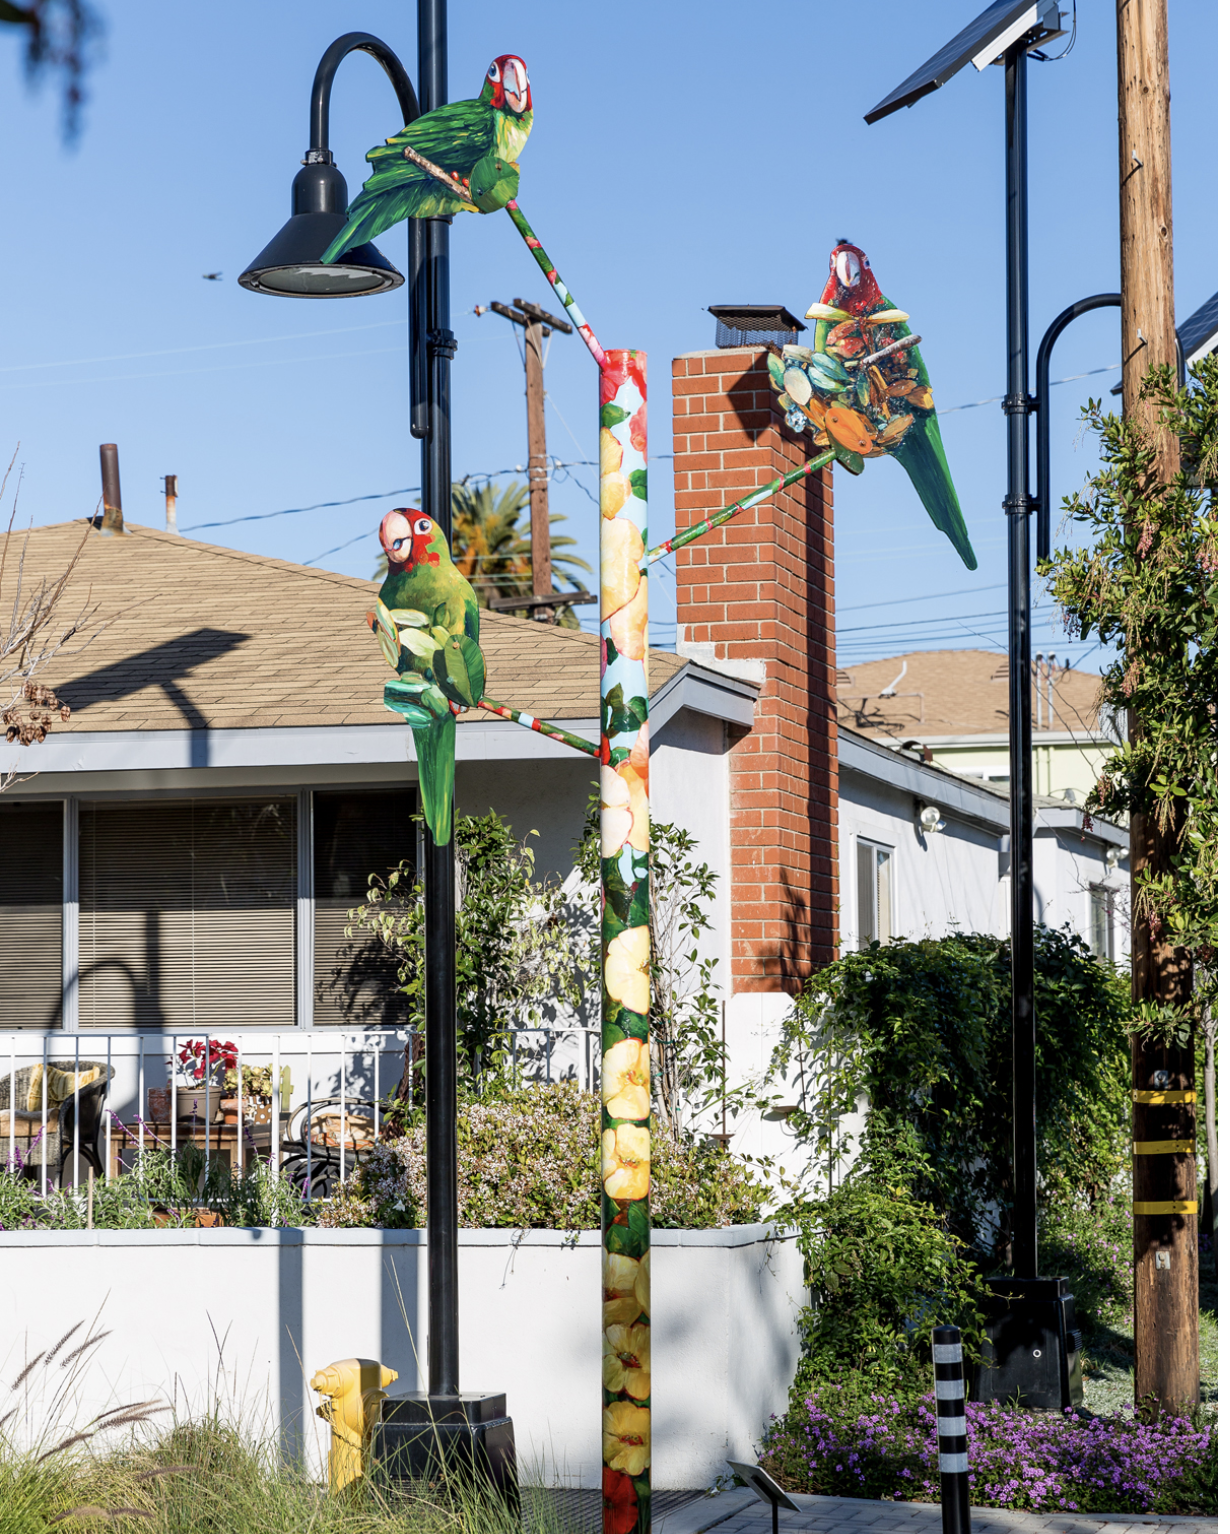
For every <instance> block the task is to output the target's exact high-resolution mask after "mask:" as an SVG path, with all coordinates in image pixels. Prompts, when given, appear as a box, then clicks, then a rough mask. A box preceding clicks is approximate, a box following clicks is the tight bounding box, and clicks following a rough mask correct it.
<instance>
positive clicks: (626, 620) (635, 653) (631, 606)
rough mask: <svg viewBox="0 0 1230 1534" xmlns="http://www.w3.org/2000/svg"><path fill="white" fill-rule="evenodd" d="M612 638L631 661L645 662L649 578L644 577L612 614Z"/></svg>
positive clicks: (647, 639) (617, 647)
mask: <svg viewBox="0 0 1230 1534" xmlns="http://www.w3.org/2000/svg"><path fill="white" fill-rule="evenodd" d="M611 638H612V639H613V640H614V641H615V648H616V649H617V650H618V651H619V653H620V654H621V655H626V656H627V658H628V659H629V660H644V659H645V655H646V653H647V651H648V649H649V577H648V576H647V575H642V576H641V578H640V584H639V585H638V586H637V588H636V590H635V591H634V592H633V594H632V596H631V597H630V598H629V599H628V601H627V602H625V603H624V605H623V606H622V607H621V608H620V609H619V611H618V612H616V613H612V614H611Z"/></svg>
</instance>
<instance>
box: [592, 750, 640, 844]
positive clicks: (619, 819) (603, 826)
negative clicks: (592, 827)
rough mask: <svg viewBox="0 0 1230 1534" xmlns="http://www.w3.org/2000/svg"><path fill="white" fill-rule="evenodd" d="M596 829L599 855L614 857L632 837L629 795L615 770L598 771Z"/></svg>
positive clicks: (603, 768) (604, 766) (628, 790)
mask: <svg viewBox="0 0 1230 1534" xmlns="http://www.w3.org/2000/svg"><path fill="white" fill-rule="evenodd" d="M598 827H599V839H600V841H601V843H602V856H603V857H604V858H613V857H615V856H617V855H618V853H619V849H620V848H621V847H622V846H623V844H624V843H625V842H626V841H627V840H628V838H629V836H631V835H632V794H631V790H630V789H629V787H628V784H627V781H626V779H625V778H624V777H623V775H622V774H621V773H618V772H616V770H615V769H614V767H607V766H606V765H605V764H604V765H603V766H601V767H600V768H599V769H598Z"/></svg>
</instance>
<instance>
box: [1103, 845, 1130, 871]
mask: <svg viewBox="0 0 1230 1534" xmlns="http://www.w3.org/2000/svg"><path fill="white" fill-rule="evenodd" d="M1127 855H1128V850H1127V848H1126V847H1107V849H1106V869H1107V872H1108V873H1112V874H1113V873H1116V872H1117V871H1118V868H1119V864H1120V863H1122V862H1125V861H1126V859H1127Z"/></svg>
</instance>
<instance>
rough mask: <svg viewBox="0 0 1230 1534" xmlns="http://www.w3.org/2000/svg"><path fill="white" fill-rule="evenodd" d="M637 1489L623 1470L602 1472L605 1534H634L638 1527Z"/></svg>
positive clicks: (603, 1525)
mask: <svg viewBox="0 0 1230 1534" xmlns="http://www.w3.org/2000/svg"><path fill="white" fill-rule="evenodd" d="M636 1519H637V1508H636V1487H635V1486H633V1484H632V1477H631V1476H630V1475H625V1474H624V1472H623V1471H622V1470H607V1469H604V1470H603V1472H602V1527H603V1530H604V1534H632V1530H633V1529H634V1528H635V1527H636Z"/></svg>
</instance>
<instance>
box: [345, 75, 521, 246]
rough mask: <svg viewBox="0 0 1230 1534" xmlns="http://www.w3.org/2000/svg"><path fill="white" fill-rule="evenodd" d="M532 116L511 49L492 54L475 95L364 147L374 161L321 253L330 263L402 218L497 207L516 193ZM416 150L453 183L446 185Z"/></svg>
mask: <svg viewBox="0 0 1230 1534" xmlns="http://www.w3.org/2000/svg"><path fill="white" fill-rule="evenodd" d="M533 122H534V108H533V104H532V101H531V97H530V81H529V76H528V75H527V74H526V72H525V62H524V60H523V59H519V58H518V57H517V56H516V54H515V53H505V54H502V55H501V56H500V57H499V58H498V59H493V60H492V62H491V67H490V69H488V71H487V78H486V79H485V80H484V81H483V88H482V91H481V93H480V94H479V96H478V98H477V100H475V101H453V102H450V103H449V104H448V105H447V106H442V107H437V108H436V109H435V111H434V112H427V113H425V114H424V115H423V116H422V117H419V118H416V119H415V120H414V122H412V123H407V125H406V126H405V127H404V128H403V129H402V130H401V132H400V133H396V134H394V135H393V137H392V138H390V139H386V140H385V141H384V143H383V144H377V145H376V147H375V148H374V149H370V150H368V153H367V158H368V161H369V162H370V164H372V165H373V166H374V167H375V169H374V170H373V171H372V174H371V175H370V176H369V177H368V178H367V180H366V181H365V182H364V183H363V190H362V191H361V192H360V193H359V195H358V196H357V197H356V198H355V200H354V201H353V202H352V203H351V204H350V207H349V209H348V210H347V215H346V224H345V227H344V228H343V229H342V230H341V232H340V233H339V234H338V236H337V238H336V239H335V240H334V241H333V243H332V245H330V246H329V248H328V250H326V251H325V253H324V255H323V256H322V257H321V258H320V259H321V261H322V262H323V263H324V264H325V265H326V266H327V265H329V264H330V263H331V262H333V261H336V260H337V259H338V257H339V256H340V255H341V254H342V252H343V251H345V250H349V249H350V248H351V246H352V245H364V244H366V243H367V241H369V240H374V239H376V237H377V236H378V235H381V234H383V233H384V231H385V230H386V229H391V228H392V227H393V225H394V224H397V223H400V222H401V220H402V219H403V218H431V217H433V216H434V215H439V214H445V213H460V212H465V213H494V212H496V211H497V210H498V209H499V208H502V207H504V205H505V204H506V203H508V202H509V201H511V200H512V198H514V197H515V196H516V195H517V184H518V178H519V171H518V166H517V160H518V158H519V157H520V154H521V151H522V150H523V149H524V148H525V141H526V139H528V138H529V136H530V128H531V126H532V125H533ZM413 155H419V156H421V158H422V159H424V160H428V161H430V163H431V164H432V165H433V166H435V167H436V168H437V169H438V170H442V171H446V172H447V173H448V174H449V175H450V176H451V177H452V178H453V180H454V181H456V183H457V190H456V191H455V192H454V191H450V190H449V188H448V187H446V186H444V185H443V184H442V183H441V182H440V180H439V178H438V177H437V176H434V175H433V174H432V173H431V171H430V170H428V169H427V168H425V167H424V166H423V165H421V164H419V163H417V162H416V161H415V160H414V159H413V158H412V156H413Z"/></svg>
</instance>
